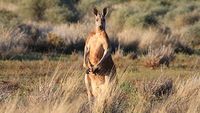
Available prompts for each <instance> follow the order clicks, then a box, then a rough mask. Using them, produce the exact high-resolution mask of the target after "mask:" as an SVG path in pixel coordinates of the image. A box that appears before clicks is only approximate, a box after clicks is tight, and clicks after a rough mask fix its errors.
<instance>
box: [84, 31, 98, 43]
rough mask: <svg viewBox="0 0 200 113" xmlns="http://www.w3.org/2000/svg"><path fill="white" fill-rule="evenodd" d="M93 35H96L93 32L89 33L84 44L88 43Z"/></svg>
mask: <svg viewBox="0 0 200 113" xmlns="http://www.w3.org/2000/svg"><path fill="white" fill-rule="evenodd" d="M95 34H96V33H95V32H90V33H89V34H88V36H87V38H86V41H85V43H86V44H87V43H88V41H89V40H90V39H91V38H92V37H93V36H94V35H95Z"/></svg>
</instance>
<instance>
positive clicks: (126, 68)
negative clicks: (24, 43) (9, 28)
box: [0, 54, 200, 113]
mask: <svg viewBox="0 0 200 113" xmlns="http://www.w3.org/2000/svg"><path fill="white" fill-rule="evenodd" d="M74 56H75V57H76V58H75V57H74ZM144 57H145V56H144ZM114 61H115V63H116V65H117V73H118V74H117V78H118V84H117V89H116V90H114V92H113V93H112V96H111V97H109V98H108V100H109V101H108V103H107V106H104V105H103V104H102V103H98V104H97V103H96V104H95V106H93V109H92V110H93V112H94V113H98V112H120V111H121V112H127V113H129V112H135V113H138V112H145V111H149V112H154V111H157V110H159V106H161V108H162V110H163V113H165V112H168V109H166V108H167V107H168V106H169V105H171V104H175V102H176V101H178V99H179V98H183V99H182V100H181V101H182V102H185V103H187V104H186V105H185V106H187V107H188V109H185V110H184V109H180V110H178V109H176V110H174V107H173V106H170V107H169V108H170V109H171V110H173V111H177V112H179V111H182V112H186V111H189V110H191V108H190V107H195V106H194V105H193V104H194V103H192V102H193V101H195V100H193V99H191V100H189V101H187V100H188V99H190V98H196V96H198V95H196V93H195V94H194V95H192V93H190V92H191V91H196V92H197V93H198V88H199V86H198V84H196V83H197V82H198V80H199V71H198V70H199V68H200V65H199V61H200V59H199V57H198V56H195V55H192V56H188V55H184V54H177V56H176V59H175V60H174V61H173V63H172V64H170V67H169V68H167V67H161V68H156V69H154V70H152V69H150V68H146V67H145V66H144V65H143V57H140V58H138V59H136V60H132V59H129V58H128V57H123V56H122V58H117V59H116V58H114ZM125 62H127V63H125ZM127 64H128V65H127ZM0 67H1V69H0V73H1V75H0V81H1V84H0V85H1V86H0V89H1V91H3V92H1V91H0V93H1V95H3V96H1V98H0V100H1V102H0V103H1V107H0V111H1V112H2V113H20V112H27V113H32V112H38V113H49V112H51V113H64V112H73V113H79V112H83V113H84V112H88V103H87V95H86V88H85V86H84V79H83V78H84V72H85V70H84V69H83V67H82V56H80V55H78V54H74V55H73V56H61V57H59V56H52V57H48V56H46V57H45V56H43V58H42V59H38V60H22V61H19V60H1V61H0ZM165 78H166V79H165ZM167 79H172V80H173V89H174V91H173V94H171V93H170V95H169V97H162V96H161V97H162V98H161V97H155V99H156V100H155V99H154V100H152V96H153V94H152V91H153V90H152V91H151V90H150V92H146V91H145V90H143V87H146V86H151V84H154V83H155V84H154V85H153V86H156V87H159V84H162V83H163V82H159V81H163V80H164V81H166V80H167ZM185 82H186V83H187V84H188V85H187V84H185ZM16 84H17V85H16ZM190 84H191V85H192V84H193V85H194V86H193V88H192V89H187V87H190V86H189V85H190ZM15 85H16V88H15V87H14V86H15ZM8 86H9V87H8ZM5 87H6V88H5ZM13 87H14V88H13ZM183 87H185V88H183ZM2 88H4V90H3V89H2ZM5 90H6V91H5ZM182 90H183V91H185V92H186V93H181V92H180V91H182ZM145 94H146V95H145ZM184 94H185V95H184ZM150 97H151V98H150ZM116 98H118V99H116ZM159 98H160V99H159ZM184 98H185V99H184ZM187 98H188V99H187ZM190 101H191V102H190ZM141 104H142V106H140V105H141ZM175 105H176V104H175ZM178 105H181V103H178V104H177V106H178ZM198 105H200V104H198ZM138 110H139V111H138ZM196 110H198V109H196Z"/></svg>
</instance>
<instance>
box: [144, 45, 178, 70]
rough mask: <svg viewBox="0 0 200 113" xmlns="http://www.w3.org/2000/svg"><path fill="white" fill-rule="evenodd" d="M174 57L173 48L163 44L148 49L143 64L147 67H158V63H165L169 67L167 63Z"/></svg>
mask: <svg viewBox="0 0 200 113" xmlns="http://www.w3.org/2000/svg"><path fill="white" fill-rule="evenodd" d="M174 58H175V56H174V49H173V48H172V47H171V46H168V47H166V46H163V47H161V48H158V49H154V50H151V49H150V50H149V52H148V55H147V57H146V60H145V62H144V65H145V66H147V67H152V68H153V69H154V68H155V67H158V66H160V65H166V66H167V67H169V63H170V62H171V61H172V60H173V59H174Z"/></svg>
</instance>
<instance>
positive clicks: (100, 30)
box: [96, 27, 106, 33]
mask: <svg viewBox="0 0 200 113" xmlns="http://www.w3.org/2000/svg"><path fill="white" fill-rule="evenodd" d="M102 31H104V32H106V30H105V28H101V27H96V33H100V32H102Z"/></svg>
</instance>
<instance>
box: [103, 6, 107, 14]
mask: <svg viewBox="0 0 200 113" xmlns="http://www.w3.org/2000/svg"><path fill="white" fill-rule="evenodd" d="M107 13H108V8H107V7H105V8H103V16H106V15H107Z"/></svg>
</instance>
